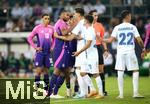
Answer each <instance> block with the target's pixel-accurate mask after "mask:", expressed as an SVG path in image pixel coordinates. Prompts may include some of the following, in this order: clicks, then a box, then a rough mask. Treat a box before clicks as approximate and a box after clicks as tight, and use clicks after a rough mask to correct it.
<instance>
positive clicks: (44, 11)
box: [42, 2, 52, 15]
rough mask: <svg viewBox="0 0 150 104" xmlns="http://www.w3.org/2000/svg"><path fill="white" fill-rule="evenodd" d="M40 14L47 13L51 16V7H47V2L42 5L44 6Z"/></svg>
mask: <svg viewBox="0 0 150 104" xmlns="http://www.w3.org/2000/svg"><path fill="white" fill-rule="evenodd" d="M42 13H47V14H49V15H51V13H52V7H51V6H48V3H47V2H45V3H44V6H43V8H42Z"/></svg>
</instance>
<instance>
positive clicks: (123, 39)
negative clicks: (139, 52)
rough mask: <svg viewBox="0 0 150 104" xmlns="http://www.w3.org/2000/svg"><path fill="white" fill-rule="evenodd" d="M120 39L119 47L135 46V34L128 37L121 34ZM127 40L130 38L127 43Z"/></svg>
mask: <svg viewBox="0 0 150 104" xmlns="http://www.w3.org/2000/svg"><path fill="white" fill-rule="evenodd" d="M119 38H121V40H120V42H119V45H133V33H132V32H129V33H127V35H126V34H125V33H120V34H119ZM126 38H129V40H128V41H127V42H126V41H125V40H126Z"/></svg>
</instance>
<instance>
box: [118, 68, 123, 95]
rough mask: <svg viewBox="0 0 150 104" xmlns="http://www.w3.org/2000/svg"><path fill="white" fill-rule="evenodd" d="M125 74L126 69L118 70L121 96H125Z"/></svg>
mask: <svg viewBox="0 0 150 104" xmlns="http://www.w3.org/2000/svg"><path fill="white" fill-rule="evenodd" d="M123 74H124V71H118V88H119V95H120V96H123Z"/></svg>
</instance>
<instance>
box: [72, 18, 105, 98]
mask: <svg viewBox="0 0 150 104" xmlns="http://www.w3.org/2000/svg"><path fill="white" fill-rule="evenodd" d="M92 23H93V16H91V15H86V16H85V19H84V25H85V33H84V34H83V35H82V38H83V46H82V47H81V48H80V49H78V50H77V52H75V53H74V56H77V57H78V56H82V59H83V58H84V57H85V60H84V61H83V62H84V63H83V64H81V65H80V66H81V73H80V74H81V76H82V78H83V82H84V83H85V84H86V86H89V87H90V93H89V94H87V96H86V97H92V96H94V95H97V92H96V90H95V88H94V86H93V83H92V81H91V79H90V77H89V75H88V73H89V74H92V75H93V77H94V78H95V80H96V83H97V86H98V88H99V93H98V95H97V96H96V97H95V98H103V88H102V80H101V78H100V76H99V69H98V52H97V48H96V46H95V44H96V35H95V30H94V28H93V26H92ZM83 53H85V54H83ZM82 59H80V60H82Z"/></svg>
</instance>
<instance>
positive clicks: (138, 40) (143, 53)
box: [135, 37, 146, 58]
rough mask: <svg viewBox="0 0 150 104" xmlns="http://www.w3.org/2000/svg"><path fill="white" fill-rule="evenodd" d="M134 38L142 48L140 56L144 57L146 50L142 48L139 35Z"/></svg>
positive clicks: (142, 44)
mask: <svg viewBox="0 0 150 104" xmlns="http://www.w3.org/2000/svg"><path fill="white" fill-rule="evenodd" d="M135 39H136V41H137V43H138V44H139V46H140V47H141V48H142V53H141V57H142V58H144V56H145V55H146V50H145V48H144V43H143V41H142V39H141V37H137V38H135Z"/></svg>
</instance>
